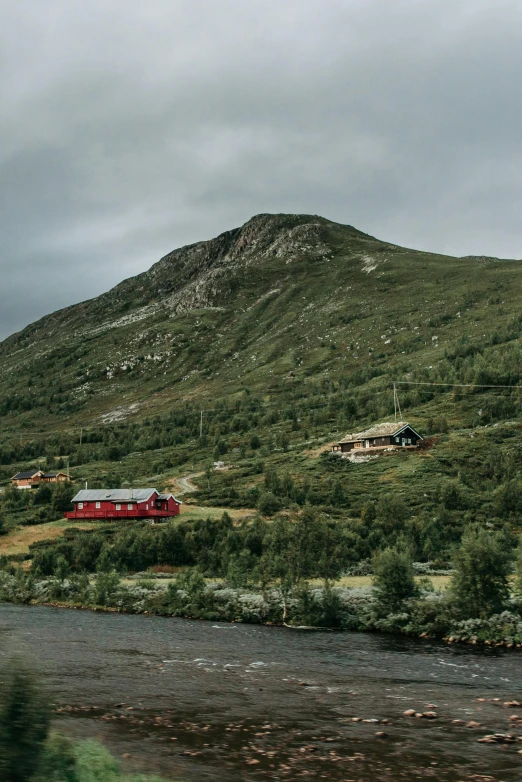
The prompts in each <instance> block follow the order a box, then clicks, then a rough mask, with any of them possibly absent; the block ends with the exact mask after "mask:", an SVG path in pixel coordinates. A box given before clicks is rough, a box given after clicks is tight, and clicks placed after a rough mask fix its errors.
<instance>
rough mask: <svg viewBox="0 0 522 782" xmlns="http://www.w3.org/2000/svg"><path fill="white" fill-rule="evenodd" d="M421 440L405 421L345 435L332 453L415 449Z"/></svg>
mask: <svg viewBox="0 0 522 782" xmlns="http://www.w3.org/2000/svg"><path fill="white" fill-rule="evenodd" d="M422 439H423V438H422V437H421V435H420V434H419V433H418V432H416V431H415V429H414V428H413V427H412V426H410V424H409V423H408V422H407V421H392V422H385V423H382V424H377V425H376V426H372V427H371V428H370V429H366V430H365V431H363V432H357V433H356V434H347V435H346V437H345V438H344V439H343V440H340V441H339V443H338V444H337V445H336V446H335V445H334V447H333V450H334V451H340V452H341V453H348V452H349V451H355V450H359V449H367V448H370V449H374V450H386V449H389V448H416V447H417V446H418V444H419V441H420V440H422Z"/></svg>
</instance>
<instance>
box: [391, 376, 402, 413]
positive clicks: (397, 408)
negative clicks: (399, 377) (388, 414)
mask: <svg viewBox="0 0 522 782" xmlns="http://www.w3.org/2000/svg"><path fill="white" fill-rule="evenodd" d="M393 408H394V414H395V421H397V412H398V413H399V418H402V413H401V403H400V402H399V395H398V393H397V386H396V385H395V383H394V384H393Z"/></svg>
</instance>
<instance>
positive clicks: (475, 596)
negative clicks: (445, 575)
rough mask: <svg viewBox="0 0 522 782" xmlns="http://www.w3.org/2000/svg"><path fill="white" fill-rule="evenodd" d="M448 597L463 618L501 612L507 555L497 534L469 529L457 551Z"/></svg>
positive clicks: (506, 583)
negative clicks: (449, 596)
mask: <svg viewBox="0 0 522 782" xmlns="http://www.w3.org/2000/svg"><path fill="white" fill-rule="evenodd" d="M453 565H454V568H455V572H454V575H453V577H452V579H451V584H450V594H451V597H452V599H453V601H454V603H455V605H456V607H457V609H458V611H459V613H460V614H461V616H462V617H463V618H465V619H471V618H478V617H487V616H491V615H492V614H495V613H498V612H499V611H501V610H502V608H503V606H504V604H505V602H506V600H507V598H508V597H509V588H508V578H509V575H510V570H511V568H510V555H509V551H508V550H507V546H506V541H505V540H504V539H503V538H502V536H501V535H500V534H499V533H496V532H489V531H488V530H485V529H483V528H480V527H470V528H469V529H467V530H466V532H465V533H464V535H463V536H462V542H461V545H460V548H459V549H457V550H456V552H455V555H454V558H453Z"/></svg>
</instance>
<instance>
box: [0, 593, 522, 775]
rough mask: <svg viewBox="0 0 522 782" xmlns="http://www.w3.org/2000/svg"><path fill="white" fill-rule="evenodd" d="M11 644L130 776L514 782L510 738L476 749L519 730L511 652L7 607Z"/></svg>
mask: <svg viewBox="0 0 522 782" xmlns="http://www.w3.org/2000/svg"><path fill="white" fill-rule="evenodd" d="M13 652H16V653H18V654H21V655H22V656H23V657H24V658H25V659H27V660H29V661H30V663H31V664H32V665H33V666H35V667H36V668H37V669H38V671H39V673H40V674H41V680H42V681H43V682H44V683H45V686H46V688H48V690H49V692H50V693H51V694H52V697H53V699H54V701H55V703H56V704H57V706H58V708H59V711H58V714H57V716H56V725H57V727H58V728H59V729H60V730H62V731H64V732H67V733H69V734H70V735H73V736H74V737H88V736H89V737H91V736H92V737H97V738H99V739H101V740H102V741H103V742H104V743H105V744H106V745H107V746H108V747H109V748H110V749H111V750H112V751H113V752H114V753H115V754H116V755H117V756H118V757H120V758H122V762H123V764H124V766H125V767H126V768H128V769H129V770H131V769H132V770H135V769H138V770H139V769H146V770H149V771H156V772H157V773H161V774H163V775H164V776H165V777H167V778H170V779H179V780H186V782H214V781H215V780H219V781H220V782H236V780H264V779H266V780H296V779H302V778H306V777H310V778H313V779H328V780H333V781H334V782H349V781H350V780H353V781H354V782H355V781H357V782H363V781H364V782H366V781H367V780H372V782H377V781H378V780H389V781H391V780H418V779H433V780H444V781H446V780H447V782H458V781H459V780H476V781H478V780H486V779H487V780H489V779H494V780H503V781H504V782H511V781H513V782H514V781H515V780H517V782H519V781H520V779H522V754H518V750H519V749H522V741H520V742H514V743H512V744H507V745H504V744H502V745H500V744H481V743H478V739H479V738H481V737H483V736H484V735H486V734H491V733H495V732H500V733H508V732H511V733H512V734H515V735H517V736H518V735H521V736H522V708H518V709H517V708H516V707H507V706H505V705H504V702H506V701H512V700H519V699H521V698H522V691H521V690H522V687H521V685H522V681H521V675H522V656H521V654H520V652H516V651H511V652H507V651H505V650H496V649H491V650H490V649H487V650H478V649H475V648H472V647H456V646H446V645H443V644H440V643H434V642H428V641H416V640H410V639H405V638H397V637H391V636H385V635H376V634H375V635H374V634H363V633H328V632H324V633H313V632H302V631H297V630H288V629H284V628H269V627H262V626H257V625H238V624H231V625H227V624H220V623H212V622H192V621H188V620H183V619H168V618H161V617H150V616H132V615H123V614H103V613H93V612H89V611H74V610H67V609H58V608H46V607H39V606H14V605H6V604H3V605H0V654H1V655H2V657H3V658H5V657H6V656H8V655H10V654H12V653H13ZM407 709H415V710H416V711H417V712H419V713H421V712H425V711H433V712H435V713H436V714H437V717H436V718H434V719H428V718H415V717H404V716H403V712H404V711H405V710H407ZM513 714H519V715H520V723H519V724H517V722H516V721H513V720H512V721H510V720H509V717H510V715H513ZM353 718H359V720H358V721H354V720H353ZM363 720H379V722H373V721H372V722H370V721H369V722H364V721H363ZM455 720H457V721H458V722H455ZM469 722H475V723H479V725H478V726H475V727H474V726H473V725H472V726H468V723H469ZM378 734H384V735H378Z"/></svg>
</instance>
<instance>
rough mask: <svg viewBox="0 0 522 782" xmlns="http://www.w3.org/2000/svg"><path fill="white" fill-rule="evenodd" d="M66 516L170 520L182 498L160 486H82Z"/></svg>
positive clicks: (72, 517) (177, 510)
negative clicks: (106, 487) (177, 497)
mask: <svg viewBox="0 0 522 782" xmlns="http://www.w3.org/2000/svg"><path fill="white" fill-rule="evenodd" d="M72 503H73V505H74V510H73V511H68V512H67V513H66V514H65V518H66V519H153V520H154V519H168V518H171V517H172V516H177V515H178V513H179V508H180V505H181V501H180V500H177V499H176V498H175V497H174V495H173V494H160V493H159V492H158V490H157V489H82V490H81V491H79V492H78V494H77V495H76V496H75V497H73V498H72Z"/></svg>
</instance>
